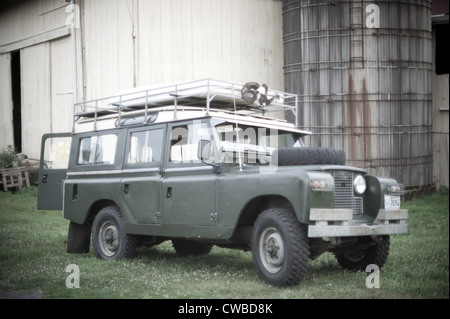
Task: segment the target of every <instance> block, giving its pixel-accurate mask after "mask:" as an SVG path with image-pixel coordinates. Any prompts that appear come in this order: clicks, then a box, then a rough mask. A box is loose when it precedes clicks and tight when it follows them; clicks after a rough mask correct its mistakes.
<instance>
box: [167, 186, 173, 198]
mask: <svg viewBox="0 0 450 319" xmlns="http://www.w3.org/2000/svg"><path fill="white" fill-rule="evenodd" d="M166 198H172V187H167V193H166Z"/></svg>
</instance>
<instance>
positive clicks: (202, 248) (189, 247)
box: [172, 239, 214, 256]
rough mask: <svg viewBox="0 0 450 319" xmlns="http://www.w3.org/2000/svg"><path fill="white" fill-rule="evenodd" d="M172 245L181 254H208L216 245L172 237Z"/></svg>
mask: <svg viewBox="0 0 450 319" xmlns="http://www.w3.org/2000/svg"><path fill="white" fill-rule="evenodd" d="M172 246H173V248H174V249H175V251H176V253H177V254H178V255H180V256H203V255H208V254H209V253H210V252H211V249H212V248H213V246H214V245H213V244H208V243H200V242H196V241H192V240H184V239H172Z"/></svg>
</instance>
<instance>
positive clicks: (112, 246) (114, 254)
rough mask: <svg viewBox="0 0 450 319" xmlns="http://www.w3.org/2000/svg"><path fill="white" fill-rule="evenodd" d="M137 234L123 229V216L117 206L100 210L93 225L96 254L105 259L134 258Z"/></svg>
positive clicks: (93, 244)
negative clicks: (127, 232) (130, 233)
mask: <svg viewBox="0 0 450 319" xmlns="http://www.w3.org/2000/svg"><path fill="white" fill-rule="evenodd" d="M136 243H137V240H136V236H134V235H128V234H126V233H125V232H124V230H123V224H122V216H121V215H120V210H119V208H118V207H116V206H108V207H105V208H103V209H102V210H100V212H99V213H98V214H97V216H96V217H95V220H94V224H93V225H92V246H93V248H94V253H95V256H96V257H98V258H100V259H105V260H111V259H114V260H117V259H122V258H132V257H134V255H135V253H136Z"/></svg>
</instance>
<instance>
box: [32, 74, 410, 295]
mask: <svg viewBox="0 0 450 319" xmlns="http://www.w3.org/2000/svg"><path fill="white" fill-rule="evenodd" d="M298 113H299V112H298V97H297V96H296V95H294V94H289V93H286V92H279V91H271V90H268V88H267V86H266V85H262V86H260V85H259V84H257V83H254V82H250V83H246V84H238V83H231V82H224V81H217V80H212V79H205V80H200V81H192V82H184V83H176V84H171V85H167V86H158V87H149V88H142V89H139V90H138V89H136V90H131V91H127V92H122V93H120V94H118V95H117V96H113V97H108V98H102V99H97V100H93V101H88V102H82V103H78V104H75V105H74V120H73V131H72V132H70V133H60V134H46V135H44V136H43V138H42V146H41V166H40V172H39V198H38V208H39V209H55V210H62V211H63V217H64V218H65V219H68V220H69V221H70V223H69V230H68V241H67V252H69V253H86V252H88V251H89V249H90V244H91V239H92V246H93V250H94V252H95V255H96V256H97V257H98V258H101V259H120V258H130V257H132V256H133V255H134V254H135V252H136V248H137V247H138V246H139V245H147V246H153V245H158V244H160V243H162V242H163V241H166V240H171V241H172V244H173V247H174V249H175V251H176V253H178V254H180V255H203V254H208V253H209V252H210V250H211V248H212V247H213V245H217V246H220V247H228V248H234V249H242V250H251V252H252V255H253V262H254V265H255V268H256V270H257V272H258V274H259V275H260V277H261V278H262V279H263V280H264V281H265V282H267V283H269V284H272V285H275V286H286V285H295V284H298V283H299V282H300V281H301V280H302V278H303V277H304V275H305V273H306V270H307V266H308V260H309V259H314V258H317V257H318V256H319V255H321V254H322V253H324V252H331V253H333V254H334V255H335V256H336V258H337V261H338V263H339V264H340V265H341V266H342V267H343V268H345V269H361V270H365V269H366V267H367V266H368V265H371V264H375V265H377V266H378V267H380V268H381V267H382V266H383V265H384V263H385V262H386V259H387V257H388V253H389V245H390V242H389V236H390V235H391V234H401V233H405V232H406V231H407V225H406V223H405V221H406V219H407V216H408V212H407V210H404V209H400V195H402V193H403V192H404V187H403V185H400V184H398V183H397V182H396V181H395V180H393V179H391V178H380V177H375V176H369V175H368V174H367V172H366V171H365V170H363V169H361V168H357V167H350V166H346V165H345V160H346V159H345V153H344V152H343V151H341V150H337V149H333V148H319V147H306V146H305V144H304V143H303V141H302V137H303V136H305V135H308V134H310V133H309V132H307V131H304V130H301V129H300V128H299V127H298Z"/></svg>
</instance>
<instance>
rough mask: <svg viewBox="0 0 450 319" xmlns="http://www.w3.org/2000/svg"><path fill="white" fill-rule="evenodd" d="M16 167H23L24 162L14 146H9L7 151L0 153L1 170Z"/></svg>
mask: <svg viewBox="0 0 450 319" xmlns="http://www.w3.org/2000/svg"><path fill="white" fill-rule="evenodd" d="M15 166H22V162H21V161H20V159H19V157H18V156H17V154H16V151H15V150H14V147H13V146H12V145H8V147H7V148H6V149H3V152H2V153H0V169H3V168H12V167H15Z"/></svg>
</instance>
